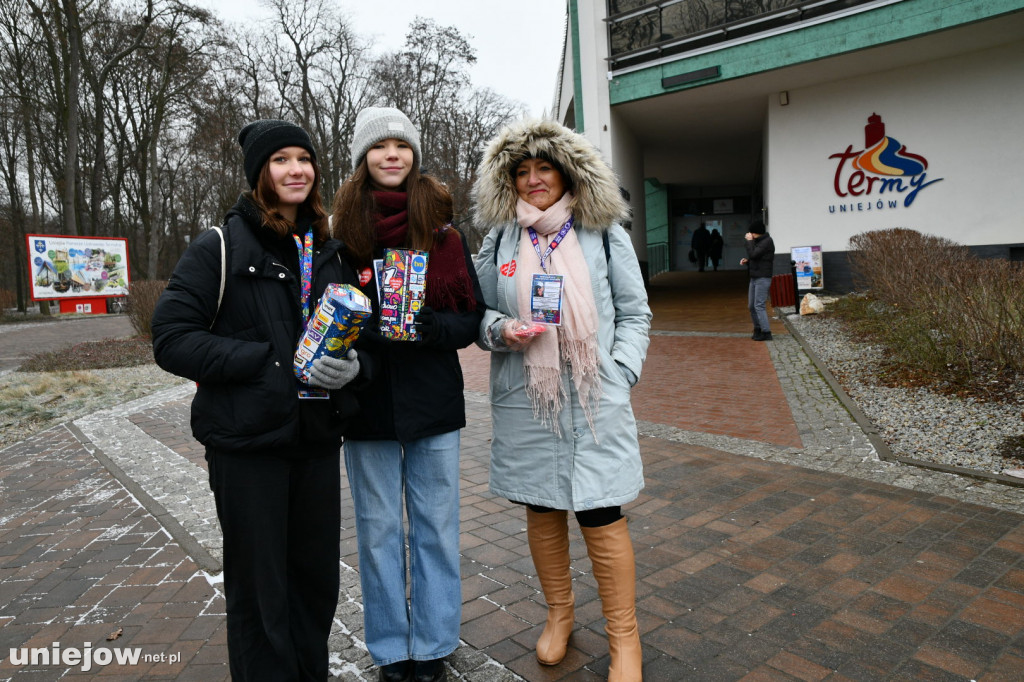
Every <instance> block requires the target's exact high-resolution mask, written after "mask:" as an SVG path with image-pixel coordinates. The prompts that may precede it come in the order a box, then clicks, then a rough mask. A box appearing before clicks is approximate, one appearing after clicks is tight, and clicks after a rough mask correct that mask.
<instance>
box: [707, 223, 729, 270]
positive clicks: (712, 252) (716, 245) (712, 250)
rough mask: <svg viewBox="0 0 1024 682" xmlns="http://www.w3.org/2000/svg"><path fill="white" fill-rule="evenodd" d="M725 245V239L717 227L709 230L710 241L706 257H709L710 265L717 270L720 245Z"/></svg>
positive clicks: (720, 255) (720, 256) (720, 252)
mask: <svg viewBox="0 0 1024 682" xmlns="http://www.w3.org/2000/svg"><path fill="white" fill-rule="evenodd" d="M723 246H725V241H724V240H723V239H722V235H721V233H719V231H718V229H717V228H716V229H713V230H711V242H710V245H709V246H708V258H710V259H711V265H712V267H713V268H714V269H715V272H718V264H719V263H720V262H721V261H722V247H723Z"/></svg>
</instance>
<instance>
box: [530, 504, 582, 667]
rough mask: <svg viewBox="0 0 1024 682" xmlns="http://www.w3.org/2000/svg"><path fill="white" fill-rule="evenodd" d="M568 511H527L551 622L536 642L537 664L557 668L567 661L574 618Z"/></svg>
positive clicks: (532, 546) (531, 552)
mask: <svg viewBox="0 0 1024 682" xmlns="http://www.w3.org/2000/svg"><path fill="white" fill-rule="evenodd" d="M567 516H568V515H567V513H566V512H565V510H557V511H552V512H546V513H542V514H541V513H537V512H535V511H533V510H531V509H529V508H527V510H526V536H527V537H528V538H529V541H530V554H531V555H533V565H534V566H536V568H537V577H538V578H540V586H541V589H542V590H544V601H546V602H547V604H548V620H547V623H546V624H545V625H544V632H543V633H541V636H540V639H538V640H537V660H538V661H540V662H541V663H543V664H544V665H557V664H558V663H561V662H562V659H563V658H565V650H566V646H567V645H568V642H569V635H570V634H572V625H573V618H574V617H575V603H576V601H575V597H574V596H573V593H572V575H571V574H570V573H569V526H568V523H567Z"/></svg>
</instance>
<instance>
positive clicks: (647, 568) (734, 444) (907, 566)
mask: <svg viewBox="0 0 1024 682" xmlns="http://www.w3.org/2000/svg"><path fill="white" fill-rule="evenodd" d="M688 274H690V275H691V278H690V279H691V280H692V277H693V276H696V273H688ZM703 274H704V275H712V276H717V275H722V274H723V273H703ZM725 274H726V275H728V274H729V273H725ZM691 283H692V282H688V281H685V278H677V280H676V281H675V282H673V286H677V287H678V286H688V285H689V284H691ZM716 283H717V284H716ZM734 284H735V283H734ZM699 285H700V286H701V287H711V288H715V286H717V285H722V286H724V288H725V290H724V291H717V292H715V293H714V296H711V295H710V294H708V295H702V296H699V297H697V296H692V295H686V296H678V295H677V296H676V298H674V299H673V298H672V297H671V296H670V295H668V294H669V293H671V292H668V293H666V291H663V290H661V288H659V287H654V288H652V301H653V302H654V307H655V311H656V315H655V326H656V328H657V330H658V333H657V334H655V335H654V336H653V338H652V347H651V354H650V358H649V362H648V365H647V367H646V368H645V373H644V377H643V379H642V380H641V382H640V384H639V385H638V386H637V388H636V389H635V391H634V404H635V408H636V412H637V416H638V419H639V420H640V424H639V426H640V430H641V434H642V439H641V448H642V454H643V460H644V466H645V476H646V482H647V487H646V488H645V490H644V491H643V493H642V494H641V496H640V498H639V499H638V500H636V501H635V502H634V503H632V504H630V505H628V506H627V507H626V513H627V514H628V516H629V518H630V525H631V532H632V536H633V541H634V545H635V548H636V553H637V577H638V614H639V621H640V627H641V633H642V634H641V636H642V641H643V644H644V661H645V667H644V673H645V679H646V680H649V681H652V680H682V679H694V680H740V679H744V680H793V679H801V680H819V679H830V680H879V679H899V680H905V679H912V680H917V679H920V680H973V679H977V680H1021V679H1024V673H1022V671H1024V516H1022V515H1021V514H1020V513H1019V512H1020V511H1022V510H1024V501H1022V500H1021V495H1020V491H1019V490H1011V491H1008V490H1007V489H1005V488H1003V487H1002V486H999V485H997V484H991V483H982V482H978V481H971V480H967V479H961V478H958V477H955V476H950V475H948V474H939V473H935V472H928V471H922V470H916V469H912V468H910V467H905V466H899V465H895V464H890V463H886V462H881V461H879V460H878V458H877V455H876V453H875V451H874V448H873V446H872V444H871V442H870V440H869V438H868V437H867V436H866V435H865V434H864V433H863V432H861V431H860V429H859V428H858V427H857V425H856V423H854V421H853V420H852V418H851V417H850V415H849V414H848V413H847V412H846V411H845V409H844V408H843V407H842V405H841V404H840V403H839V402H838V401H836V399H835V396H834V395H833V394H832V393H831V391H830V389H829V388H828V386H827V384H825V382H824V381H823V380H822V378H821V377H820V376H819V375H818V374H817V371H816V370H815V369H814V367H813V365H811V363H810V362H809V361H808V359H807V357H806V355H805V354H804V353H803V352H802V350H801V349H800V347H799V345H798V343H797V342H796V341H795V340H794V339H793V338H791V337H789V336H788V335H786V334H785V333H780V334H779V335H778V336H777V340H776V341H774V342H772V343H771V344H758V343H755V342H752V341H750V340H749V339H747V338H746V337H747V336H748V335H749V321H747V320H745V319H744V314H745V293H744V291H742V290H740V288H739V287H737V286H731V287H729V286H725V285H728V281H727V279H726V278H718V279H716V280H713V279H711V278H710V277H706V278H705V279H704V280H702V281H701V282H699ZM668 288H669V289H671V287H668ZM686 291H691V290H690V289H687V290H686ZM730 292H731V294H730ZM677 293H678V291H677ZM730 296H731V298H730ZM694 299H699V300H703V301H705V304H704V307H702V306H701V305H698V304H696V303H694ZM710 308H714V309H713V310H712V309H710ZM736 308H738V309H739V310H740V312H739V313H736V312H735V309H736ZM681 311H682V312H681ZM715 311H718V313H717V314H718V315H719V316H721V318H722V319H721V320H720V321H719V327H721V329H719V330H714V329H712V328H710V326H711V323H712V321H713V320H714V319H715V316H716V312H715ZM660 320H666V322H665V324H664V325H662V324H659V321H660ZM691 325H692V326H693V327H694V328H690V326H691ZM780 331H781V330H780ZM462 357H463V368H464V372H465V374H466V379H467V400H468V421H469V426H468V427H467V428H466V430H465V431H464V432H463V445H462V447H463V456H462V465H461V467H462V489H461V495H462V538H461V551H462V557H463V561H462V572H463V579H464V580H463V600H464V609H463V627H462V638H463V640H464V642H465V644H466V646H463V647H460V649H459V650H458V651H457V652H456V653H455V654H454V655H453V656H452V657H450V659H449V663H450V664H451V668H452V673H453V676H457V677H460V678H461V679H465V680H472V681H473V682H485V681H486V682H490V681H495V682H497V681H504V680H513V679H516V678H517V677H521V678H522V679H527V680H591V679H593V680H599V679H603V677H604V676H605V675H606V673H607V665H608V660H607V644H606V641H605V638H604V634H603V619H602V617H601V612H600V603H599V601H598V600H597V594H596V584H595V582H594V580H593V575H592V573H591V570H590V563H589V559H588V558H587V555H586V549H585V546H584V545H583V542H582V539H581V536H580V535H579V532H578V529H576V527H575V524H571V525H570V527H571V528H572V531H571V538H572V545H571V554H572V556H573V574H574V576H575V592H576V598H577V616H576V629H575V631H574V634H573V637H572V639H571V641H570V651H569V655H568V656H567V657H566V659H565V661H563V662H562V663H561V664H560V665H558V666H554V667H546V666H540V665H538V664H537V662H536V659H535V658H534V654H533V650H532V646H533V643H534V642H535V640H536V637H537V636H538V634H539V632H540V629H541V628H542V626H543V622H544V617H545V610H544V606H543V597H542V596H541V595H540V593H539V584H538V582H537V579H536V577H535V575H534V570H533V565H532V562H531V560H530V557H529V550H528V548H527V544H526V537H525V519H524V515H523V512H522V509H521V507H518V506H516V505H513V504H511V503H509V502H507V501H506V500H503V499H499V498H495V497H493V496H492V495H491V494H490V493H489V491H488V489H487V463H488V448H489V438H490V422H489V410H488V406H487V402H486V395H485V393H484V391H485V390H486V372H487V365H488V359H487V356H486V354H484V353H482V352H480V351H478V350H476V349H467V350H466V351H464V352H463V353H462ZM751 373H755V374H756V375H757V379H756V383H757V387H756V390H754V389H752V388H751V387H750V386H749V382H747V381H745V377H747V376H749V375H750V374H751ZM190 396H191V387H190V386H188V385H187V384H184V385H182V387H181V388H179V389H170V390H168V391H164V392H162V393H161V394H158V395H156V396H153V397H151V398H150V399H144V400H141V401H136V402H135V403H132V404H130V405H127V406H122V407H121V408H119V409H118V410H113V411H110V412H108V413H103V414H99V415H93V416H91V417H88V418H84V419H80V420H77V421H76V422H75V424H73V425H69V426H68V427H67V428H58V429H51V430H50V431H49V432H47V433H46V434H41V435H39V436H37V437H35V438H33V439H30V440H29V441H26V442H25V443H22V444H19V445H18V446H15V447H13V448H9V449H7V450H5V451H3V452H0V561H2V568H0V589H2V595H3V596H2V599H0V656H3V657H4V660H3V662H0V679H3V678H5V677H8V676H10V675H12V674H14V673H17V674H16V675H15V676H16V677H17V678H18V679H21V678H22V677H25V678H26V679H55V678H57V677H60V676H61V675H63V674H64V673H65V672H67V671H68V670H69V668H68V667H67V666H65V667H36V668H31V666H25V667H21V668H14V667H13V666H12V665H11V663H10V661H9V659H8V656H7V652H8V649H9V648H12V647H24V646H40V647H42V646H52V642H60V643H61V645H62V646H65V647H67V646H78V647H81V646H83V642H85V641H91V642H92V643H93V646H94V647H95V646H107V647H110V648H113V647H115V646H120V647H125V648H129V647H138V648H141V650H142V653H143V654H148V655H150V656H151V657H152V658H157V657H159V655H160V654H161V653H166V654H168V655H169V654H174V653H180V654H181V658H180V660H179V661H178V662H177V663H176V664H175V665H174V666H173V667H172V666H171V665H170V664H169V663H167V662H160V661H152V662H151V663H150V664H149V665H148V667H145V666H139V667H132V668H125V667H120V668H119V667H117V666H114V665H110V666H106V667H105V668H103V669H102V678H103V679H119V678H120V679H161V678H164V679H167V678H175V677H176V676H177V679H223V678H225V677H226V672H225V666H224V665H223V663H224V661H225V660H226V659H225V652H224V648H223V647H224V632H223V615H222V611H223V602H222V599H221V598H220V593H219V590H218V588H219V585H218V584H217V582H216V570H217V567H218V562H219V547H218V541H219V539H218V537H217V533H216V532H214V531H215V529H211V527H210V523H209V519H208V518H204V517H203V513H202V511H201V510H202V509H203V505H204V504H207V503H208V499H209V492H208V488H206V487H205V480H204V477H205V470H204V462H203V460H202V450H201V448H200V447H199V446H198V444H196V443H195V442H194V441H192V439H191V437H190V435H189V433H188V402H189V400H190ZM752 404H753V405H754V406H767V407H766V408H765V409H763V410H757V409H753V410H752V409H751V408H750V406H751V405H752ZM764 413H769V414H768V418H761V417H763V416H764ZM90 453H91V454H90ZM101 462H103V463H105V466H104V465H101ZM109 471H114V472H115V473H116V474H117V475H118V477H119V478H118V479H115V478H114V477H113V476H112V475H111V474H110V473H109ZM343 474H344V472H343ZM119 481H125V482H126V483H125V484H124V485H122V484H121V483H120V482H119ZM342 504H343V509H342V523H343V526H344V528H343V531H342V537H341V543H342V555H343V571H342V594H341V599H340V605H339V609H338V613H337V617H336V628H335V634H334V635H333V637H332V670H334V671H335V673H336V674H337V675H338V676H339V677H340V678H341V679H346V680H371V679H375V677H374V670H373V667H372V663H371V662H370V660H369V657H368V656H367V654H366V652H365V649H364V648H363V646H362V642H361V636H362V623H361V606H360V601H361V596H360V593H359V584H358V573H357V570H358V557H357V555H356V550H355V530H354V523H353V514H352V507H351V497H350V495H349V491H348V488H347V485H346V486H345V487H344V489H343V495H342ZM183 548H185V549H183ZM186 549H187V551H186ZM118 628H121V629H122V631H123V632H122V635H121V637H120V638H119V639H118V640H115V641H114V642H107V641H106V640H105V637H106V635H107V634H109V633H110V632H112V631H115V630H117V629H118ZM30 668H31V670H30ZM179 673H180V675H179ZM80 674H82V675H85V673H80Z"/></svg>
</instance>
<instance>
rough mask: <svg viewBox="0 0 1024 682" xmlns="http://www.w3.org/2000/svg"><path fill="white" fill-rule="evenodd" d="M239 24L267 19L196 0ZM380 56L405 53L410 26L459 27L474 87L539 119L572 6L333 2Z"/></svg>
mask: <svg viewBox="0 0 1024 682" xmlns="http://www.w3.org/2000/svg"><path fill="white" fill-rule="evenodd" d="M197 1H198V3H199V4H200V5H202V6H204V7H207V8H209V9H210V10H212V11H213V13H214V14H216V15H217V16H219V17H220V18H222V19H224V20H225V21H232V22H250V21H253V20H254V19H258V18H260V17H265V16H266V10H265V9H263V8H262V6H261V5H260V4H259V3H258V2H257V1H254V0H197ZM334 2H335V4H336V5H337V6H338V7H339V8H340V9H341V10H342V11H343V12H344V13H345V14H347V15H348V16H349V17H350V18H351V20H352V27H353V29H354V30H355V32H356V33H357V34H358V35H359V36H361V37H363V38H367V39H369V38H373V39H374V43H373V49H374V52H377V53H380V52H385V51H389V50H393V49H396V48H398V47H401V45H402V44H403V43H404V42H405V34H406V32H407V31H408V28H409V23H410V22H411V21H412V20H413V19H414V18H415V17H416V16H424V17H429V18H431V19H433V20H434V21H436V22H437V23H438V24H439V25H442V26H454V27H455V28H457V29H459V31H460V32H461V33H462V34H463V35H464V36H466V37H468V38H469V42H470V44H471V45H472V46H473V47H474V48H475V49H476V56H477V63H476V65H474V67H473V68H472V70H471V71H470V77H471V79H472V82H473V85H474V86H475V87H478V88H483V87H486V88H491V89H492V90H494V91H495V92H498V93H499V94H502V95H504V96H506V97H508V98H510V99H513V100H516V101H519V102H523V103H524V104H525V105H526V106H527V108H528V110H529V112H530V114H532V115H534V116H540V115H541V114H543V113H544V112H545V111H546V110H548V109H550V108H551V103H552V101H553V100H554V95H555V85H556V82H557V78H558V66H559V64H560V63H561V57H562V38H563V34H564V31H565V6H566V3H565V0H514V2H507V1H502V0H334Z"/></svg>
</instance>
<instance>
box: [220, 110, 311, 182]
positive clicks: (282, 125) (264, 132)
mask: <svg viewBox="0 0 1024 682" xmlns="http://www.w3.org/2000/svg"><path fill="white" fill-rule="evenodd" d="M238 144H240V145H242V153H243V154H244V155H245V165H244V168H245V179H246V180H248V181H249V187H250V188H251V189H256V183H257V182H258V181H259V179H260V170H261V169H262V168H263V164H265V163H266V162H267V159H269V158H270V155H271V154H273V153H274V152H276V151H277V150H278V149H283V148H285V147H302V148H303V149H305V150H306V151H307V152H309V153H310V154H312V155H313V158H314V159H316V150H315V149H313V141H312V140H310V139H309V133H307V132H306V131H305V130H303V129H302V128H300V127H299V126H297V125H295V124H294V123H289V122H288V121H278V120H274V119H265V120H262V121H254V122H252V123H250V124H249V125H247V126H245V127H244V128H242V130H241V132H239V133H238Z"/></svg>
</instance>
